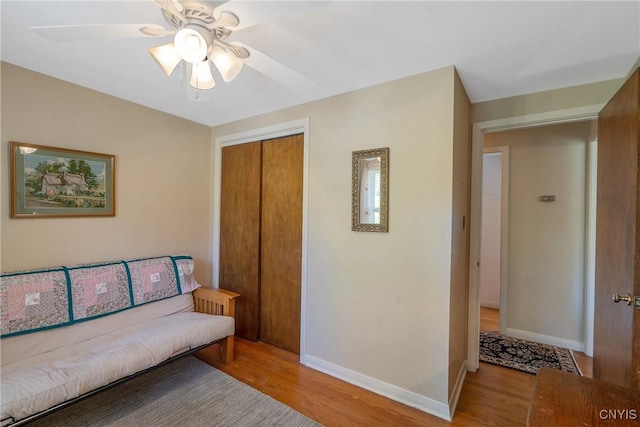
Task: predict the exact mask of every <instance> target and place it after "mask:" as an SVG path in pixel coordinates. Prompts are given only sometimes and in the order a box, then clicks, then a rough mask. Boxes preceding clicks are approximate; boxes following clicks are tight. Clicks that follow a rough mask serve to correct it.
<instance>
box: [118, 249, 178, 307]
mask: <svg viewBox="0 0 640 427" xmlns="http://www.w3.org/2000/svg"><path fill="white" fill-rule="evenodd" d="M127 267H128V269H129V273H130V275H131V290H132V294H133V304H134V305H140V304H145V303H148V302H152V301H157V300H161V299H165V298H169V297H172V296H175V295H179V294H180V290H179V288H178V279H177V277H176V267H175V266H174V264H173V261H172V260H171V257H168V256H167V257H161V258H145V259H139V260H134V261H127Z"/></svg>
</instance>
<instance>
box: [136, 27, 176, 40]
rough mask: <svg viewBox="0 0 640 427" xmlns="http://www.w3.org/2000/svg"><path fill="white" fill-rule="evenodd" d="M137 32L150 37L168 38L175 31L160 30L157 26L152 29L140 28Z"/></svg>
mask: <svg viewBox="0 0 640 427" xmlns="http://www.w3.org/2000/svg"><path fill="white" fill-rule="evenodd" d="M139 30H140V32H141V33H142V34H144V35H146V36H152V37H162V36H170V35H172V34H175V33H176V30H167V29H166V28H162V27H159V26H157V25H154V26H152V27H142V28H139Z"/></svg>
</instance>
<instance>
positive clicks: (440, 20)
mask: <svg viewBox="0 0 640 427" xmlns="http://www.w3.org/2000/svg"><path fill="white" fill-rule="evenodd" d="M185 1H186V0H185ZM189 1H192V0H189ZM207 3H210V2H207ZM0 5H1V9H0V13H1V19H2V21H1V22H2V27H1V31H2V32H1V35H2V45H1V50H0V59H2V61H5V62H8V63H11V64H15V65H18V66H20V67H24V68H28V69H30V70H34V71H37V72H40V73H44V74H47V75H50V76H53V77H56V78H59V79H62V80H66V81H69V82H72V83H76V84H78V85H81V86H85V87H88V88H91V89H94V90H97V91H100V92H103V93H107V94H109V95H113V96H116V97H119V98H122V99H126V100H129V101H132V102H135V103H138V104H142V105H145V106H147V107H151V108H154V109H157V110H161V111H164V112H167V113H170V114H173V115H176V116H179V117H183V118H186V119H189V120H192V121H195V122H198V123H202V124H204V125H208V126H214V125H218V124H222V123H227V122H230V121H234V120H238V119H242V118H246V117H250V116H255V115H257V114H261V113H265V112H269V111H274V110H278V109H282V108H285V107H289V106H292V105H297V104H301V103H304V102H309V101H313V100H317V99H321V98H325V97H329V96H332V95H337V94H340V93H344V92H349V91H353V90H356V89H360V88H363V87H367V86H372V85H375V84H379V83H383V82H386V81H390V80H395V79H399V78H403V77H406V76H411V75H415V74H419V73H422V72H427V71H432V70H436V69H439V68H443V67H448V66H450V65H454V66H455V67H456V68H457V69H458V72H459V73H460V76H461V78H462V82H463V84H464V86H465V88H466V90H467V93H468V95H469V98H470V99H471V102H474V103H475V102H480V101H487V100H492V99H499V98H504V97H509V96H514V95H521V94H525V93H531V92H538V91H542V90H547V89H555V88H559V87H566V86H573V85H578V84H583V83H590V82H595V81H602V80H609V79H614V78H621V77H624V76H625V75H626V74H627V73H628V72H629V71H630V70H631V68H632V67H633V65H634V63H635V62H636V61H637V60H638V58H639V57H640V1H639V0H636V1H623V2H614V1H602V2H595V1H567V2H560V1H553V2H552V1H534V2H524V1H509V2H487V1H471V2H461V1H445V2H434V1H408V2H401V1H322V2H315V1H295V2H283V1H252V2H249V1H243V0H231V1H229V2H228V3H225V4H224V5H222V6H220V8H221V9H219V10H230V11H234V12H235V13H236V14H237V15H238V16H239V18H240V21H241V24H240V26H241V27H242V29H239V30H236V31H234V32H233V34H232V35H231V37H230V38H229V39H228V41H231V42H242V43H244V44H246V45H248V46H250V47H252V48H254V49H256V50H257V51H258V52H254V54H253V56H252V58H250V59H251V60H252V61H254V66H255V67H256V68H258V69H261V67H260V66H259V65H260V62H259V61H260V60H261V59H264V58H263V56H262V55H267V58H266V59H267V60H269V59H274V60H276V61H277V63H275V64H278V63H279V66H278V67H275V68H274V67H273V66H272V67H271V68H269V70H270V71H269V74H270V76H267V75H265V74H263V73H261V72H258V71H256V70H255V69H253V68H250V67H248V66H245V67H244V69H243V70H242V72H241V73H240V75H239V76H238V77H237V78H236V79H235V80H233V81H232V82H230V83H224V82H223V81H222V80H221V79H220V78H218V79H217V81H218V83H217V86H216V87H215V88H214V89H212V90H209V91H204V92H203V96H202V97H201V99H200V101H198V102H195V101H194V100H193V97H192V96H190V95H189V93H188V90H187V87H188V85H185V84H181V83H180V76H179V74H180V73H179V71H178V70H176V72H175V73H174V75H172V76H171V77H167V76H166V75H165V74H164V73H163V72H162V71H161V70H160V68H159V67H158V66H157V65H156V63H155V62H154V61H153V59H152V58H151V56H150V55H149V54H148V53H147V49H148V48H150V47H152V46H158V45H161V44H164V43H167V42H169V41H170V40H171V37H163V38H153V37H133V38H119V37H109V38H102V39H94V40H80V41H66V42H56V41H51V40H50V39H47V38H44V37H42V36H40V35H38V34H36V33H34V31H32V30H31V27H33V26H54V25H81V24H156V25H160V26H163V27H167V24H166V22H165V21H164V19H163V17H162V13H161V9H160V8H159V7H157V6H156V5H155V4H154V3H153V2H152V1H151V0H140V1H101V0H92V1H88V0H85V1H77V2H71V1H54V0H49V1H29V0H21V1H12V0H1V2H0ZM134 28H136V26H134ZM136 33H137V31H134V35H135V34H136ZM119 35H122V36H124V35H126V34H125V33H119ZM267 63H271V65H273V64H274V62H273V61H267ZM262 69H263V70H264V68H262ZM274 77H275V78H274Z"/></svg>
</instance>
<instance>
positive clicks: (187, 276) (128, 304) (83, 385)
mask: <svg viewBox="0 0 640 427" xmlns="http://www.w3.org/2000/svg"><path fill="white" fill-rule="evenodd" d="M193 267H194V263H193V259H192V258H191V257H190V256H187V255H178V256H162V257H153V258H143V259H135V260H128V261H116V262H105V263H98V264H90V265H77V266H71V267H67V266H63V267H56V268H48V269H41V270H32V271H22V272H16V273H7V274H2V276H1V292H0V304H1V329H2V338H1V340H0V359H1V377H0V378H1V379H0V384H1V394H0V399H1V400H2V405H1V408H2V409H1V411H2V413H1V420H2V426H6V425H12V424H16V425H17V424H23V423H24V422H26V421H28V420H30V419H33V418H35V417H39V416H42V415H43V414H46V413H48V412H50V411H52V410H54V409H56V408H58V407H61V406H63V405H65V404H68V403H70V402H73V401H75V400H78V399H80V398H83V397H85V396H87V395H90V394H92V393H95V392H96V391H98V390H100V389H102V388H105V387H108V386H109V385H113V384H114V383H117V382H120V381H123V380H125V379H127V378H130V377H132V376H134V375H136V374H139V373H140V372H143V371H145V370H147V369H151V368H152V367H155V366H157V365H159V364H162V363H165V362H166V361H168V360H170V359H172V358H174V357H178V356H180V355H183V354H187V353H190V352H192V351H195V350H196V349H199V348H202V347H204V346H207V345H210V344H212V343H215V342H219V343H221V349H222V358H223V360H225V361H229V360H232V359H233V335H234V328H235V323H234V318H233V315H234V298H235V297H237V296H238V294H235V293H233V292H229V291H224V290H220V289H211V288H204V287H201V286H200V285H199V284H198V283H197V282H196V280H195V277H194V274H193Z"/></svg>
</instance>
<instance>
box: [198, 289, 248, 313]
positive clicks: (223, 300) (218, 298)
mask: <svg viewBox="0 0 640 427" xmlns="http://www.w3.org/2000/svg"><path fill="white" fill-rule="evenodd" d="M239 296H240V294H237V293H235V292H231V291H227V290H226V289H213V288H198V289H196V290H195V291H193V303H194V309H195V311H197V312H199V313H207V314H218V315H221V316H231V317H234V316H235V301H234V300H235V299H236V298H237V297H239Z"/></svg>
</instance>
